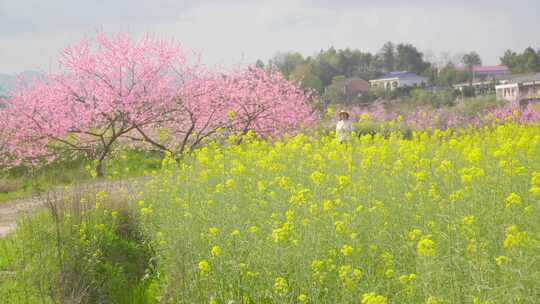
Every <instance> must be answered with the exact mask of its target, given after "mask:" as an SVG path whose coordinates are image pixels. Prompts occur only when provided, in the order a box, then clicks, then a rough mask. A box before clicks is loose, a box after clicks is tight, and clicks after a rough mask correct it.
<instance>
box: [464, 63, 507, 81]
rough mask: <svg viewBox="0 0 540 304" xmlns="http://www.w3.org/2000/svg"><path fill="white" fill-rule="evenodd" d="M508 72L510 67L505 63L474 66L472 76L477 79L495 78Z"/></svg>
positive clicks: (465, 68)
mask: <svg viewBox="0 0 540 304" xmlns="http://www.w3.org/2000/svg"><path fill="white" fill-rule="evenodd" d="M461 69H462V70H466V71H468V68H467V67H462V68H461ZM508 74H510V69H509V68H508V67H507V66H505V65H484V66H475V67H473V68H472V76H473V79H475V80H482V79H484V80H485V79H495V78H496V77H498V76H504V75H508Z"/></svg>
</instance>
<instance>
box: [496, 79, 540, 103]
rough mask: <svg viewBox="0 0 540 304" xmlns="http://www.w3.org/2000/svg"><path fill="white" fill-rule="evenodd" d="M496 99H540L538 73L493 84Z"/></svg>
mask: <svg viewBox="0 0 540 304" xmlns="http://www.w3.org/2000/svg"><path fill="white" fill-rule="evenodd" d="M495 91H496V93H497V99H500V100H506V101H522V100H531V99H540V73H538V74H531V75H524V76H519V77H514V78H511V79H509V80H506V81H502V82H501V83H500V84H499V85H496V86H495Z"/></svg>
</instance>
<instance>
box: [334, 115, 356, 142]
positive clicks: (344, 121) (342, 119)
mask: <svg viewBox="0 0 540 304" xmlns="http://www.w3.org/2000/svg"><path fill="white" fill-rule="evenodd" d="M352 131H353V126H352V123H351V121H350V120H349V113H347V112H345V111H341V112H339V121H338V123H337V125H336V138H337V140H338V141H339V142H340V143H344V142H346V141H348V140H350V139H351V133H352Z"/></svg>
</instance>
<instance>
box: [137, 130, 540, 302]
mask: <svg viewBox="0 0 540 304" xmlns="http://www.w3.org/2000/svg"><path fill="white" fill-rule="evenodd" d="M167 163H168V162H167ZM136 207H137V208H138V210H139V212H138V214H139V215H140V217H141V221H142V225H143V228H144V229H145V231H147V232H148V234H149V235H150V236H152V239H153V240H155V242H156V243H157V246H156V247H155V248H156V250H157V251H158V263H159V265H160V271H163V273H165V274H166V276H165V277H164V280H165V281H164V282H163V283H164V284H165V285H164V286H167V288H168V289H167V292H168V296H169V297H171V298H172V299H181V301H180V302H186V303H209V302H211V301H217V302H219V303H229V302H230V303H232V302H234V303H362V304H385V303H429V304H439V303H472V302H473V299H479V300H478V301H480V303H488V301H491V300H489V299H497V301H499V302H500V303H535V301H536V296H535V294H534V293H535V291H536V292H537V291H538V288H537V286H536V282H538V280H540V265H539V264H538V263H536V262H535V261H537V258H538V252H540V221H538V218H540V129H539V128H538V127H535V126H522V125H518V124H504V125H496V126H492V127H485V128H481V129H462V130H450V129H448V130H444V131H441V130H430V131H423V132H416V131H415V132H414V133H413V134H412V136H411V137H410V138H404V137H403V135H402V134H401V133H391V134H389V135H388V136H385V137H383V136H380V135H363V136H360V137H358V138H356V139H353V140H351V142H349V143H347V144H339V143H337V142H336V141H335V138H333V137H331V136H322V135H312V136H307V135H303V134H299V135H296V136H286V137H284V138H282V139H279V140H275V141H267V140H263V139H257V138H255V137H254V136H250V137H248V138H243V139H242V140H241V141H240V140H238V138H236V139H235V140H230V141H225V142H223V143H220V144H218V143H209V144H208V145H207V146H206V147H204V148H201V149H199V150H196V151H195V152H194V153H193V155H192V156H189V157H186V158H185V159H184V160H182V161H181V162H179V163H178V164H174V165H169V166H166V167H164V168H163V169H161V170H160V171H158V172H157V173H156V174H155V175H154V177H153V178H152V179H151V180H150V181H148V183H147V185H146V188H145V189H144V195H141V197H140V203H139V204H137V206H136ZM165 240H166V242H165ZM179 278H181V279H179ZM178 280H180V281H181V282H182V283H181V284H179V283H178V282H179V281H178ZM508 290H511V291H512V292H508ZM480 299H481V300H480ZM499 302H497V303H499Z"/></svg>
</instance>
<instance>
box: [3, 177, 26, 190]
mask: <svg viewBox="0 0 540 304" xmlns="http://www.w3.org/2000/svg"><path fill="white" fill-rule="evenodd" d="M22 187H23V183H22V181H21V180H19V179H7V178H5V177H4V178H0V193H10V192H16V191H18V190H19V189H21V188H22Z"/></svg>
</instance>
